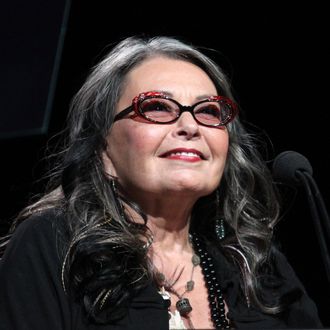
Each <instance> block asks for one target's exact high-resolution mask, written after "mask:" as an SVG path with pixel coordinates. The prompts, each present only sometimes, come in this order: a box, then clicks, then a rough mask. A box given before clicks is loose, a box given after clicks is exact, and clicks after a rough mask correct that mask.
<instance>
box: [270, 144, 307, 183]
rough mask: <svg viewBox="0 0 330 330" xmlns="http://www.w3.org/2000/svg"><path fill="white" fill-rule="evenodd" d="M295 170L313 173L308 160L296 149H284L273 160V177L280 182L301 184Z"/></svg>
mask: <svg viewBox="0 0 330 330" xmlns="http://www.w3.org/2000/svg"><path fill="white" fill-rule="evenodd" d="M297 171H301V172H305V173H308V174H309V175H311V176H312V175H313V168H312V165H311V164H310V162H309V160H308V159H307V158H306V157H305V156H303V155H302V154H300V153H298V152H296V151H291V150H289V151H284V152H282V153H280V154H279V155H278V156H277V157H276V158H275V159H274V162H273V178H274V179H275V180H279V181H280V182H283V183H287V184H292V185H294V186H299V185H301V180H300V177H299V174H297Z"/></svg>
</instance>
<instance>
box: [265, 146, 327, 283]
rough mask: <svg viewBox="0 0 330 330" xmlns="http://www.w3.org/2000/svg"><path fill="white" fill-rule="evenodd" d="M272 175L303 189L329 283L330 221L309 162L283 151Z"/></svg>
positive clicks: (296, 153)
mask: <svg viewBox="0 0 330 330" xmlns="http://www.w3.org/2000/svg"><path fill="white" fill-rule="evenodd" d="M272 173H273V178H274V179H275V181H279V182H282V183H286V184H289V185H294V186H298V187H299V186H303V187H304V188H305V191H306V193H307V197H308V202H309V207H310V211H311V215H312V219H313V221H314V226H315V230H316V234H317V238H318V241H319V247H320V250H321V255H322V259H323V263H324V267H325V270H326V275H327V278H328V281H329V283H330V255H329V252H328V245H329V242H330V220H329V215H328V212H327V209H326V206H325V203H324V199H323V197H322V195H321V192H320V190H319V188H318V186H317V184H316V181H315V180H314V178H313V168H312V166H311V164H310V162H309V160H308V159H307V158H306V157H305V156H303V155H302V154H300V153H298V152H296V151H291V150H289V151H284V152H282V153H280V154H279V155H278V156H276V157H275V159H274V162H273V168H272Z"/></svg>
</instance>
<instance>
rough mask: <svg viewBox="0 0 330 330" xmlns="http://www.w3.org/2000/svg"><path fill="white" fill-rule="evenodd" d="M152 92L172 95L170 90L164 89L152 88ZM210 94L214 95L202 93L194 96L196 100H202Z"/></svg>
mask: <svg viewBox="0 0 330 330" xmlns="http://www.w3.org/2000/svg"><path fill="white" fill-rule="evenodd" d="M153 92H158V93H162V94H165V95H166V96H168V97H171V98H173V97H174V95H173V94H172V93H171V92H169V91H165V90H160V89H156V90H153ZM210 96H214V95H213V94H202V95H199V96H196V100H197V101H200V100H204V99H207V98H209V97H210Z"/></svg>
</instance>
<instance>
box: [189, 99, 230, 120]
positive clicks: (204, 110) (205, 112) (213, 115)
mask: <svg viewBox="0 0 330 330" xmlns="http://www.w3.org/2000/svg"><path fill="white" fill-rule="evenodd" d="M194 114H195V117H196V119H197V120H198V121H199V122H200V123H202V124H204V125H210V126H216V125H225V124H226V123H228V122H229V121H230V119H231V117H232V108H231V106H230V105H229V104H228V103H227V102H225V101H224V100H220V101H216V102H214V101H213V102H209V101H206V102H203V103H200V104H198V105H197V106H196V107H195V109H194Z"/></svg>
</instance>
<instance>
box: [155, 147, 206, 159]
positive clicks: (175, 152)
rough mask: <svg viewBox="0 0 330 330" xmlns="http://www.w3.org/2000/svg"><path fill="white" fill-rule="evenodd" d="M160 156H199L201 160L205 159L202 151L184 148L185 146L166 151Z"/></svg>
mask: <svg viewBox="0 0 330 330" xmlns="http://www.w3.org/2000/svg"><path fill="white" fill-rule="evenodd" d="M160 157H161V158H170V157H186V158H190V157H191V158H199V159H201V160H206V157H205V156H204V154H203V153H202V152H200V151H199V150H196V149H186V148H176V149H171V150H169V151H166V152H165V153H163V154H161V155H160Z"/></svg>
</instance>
